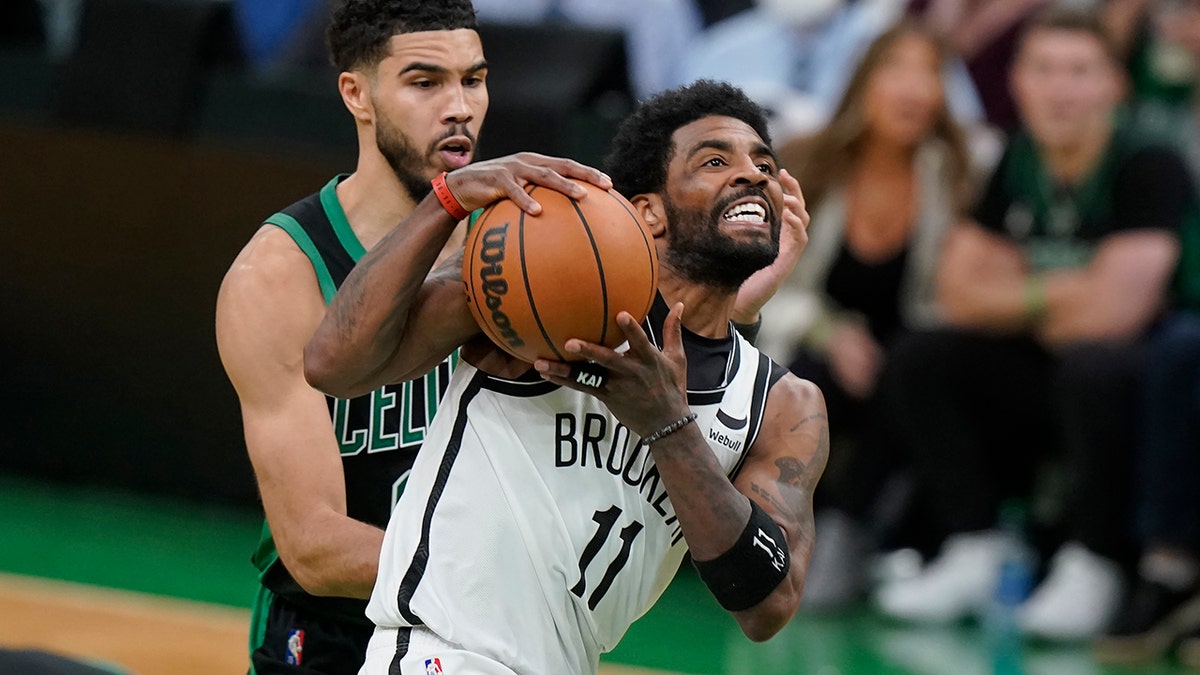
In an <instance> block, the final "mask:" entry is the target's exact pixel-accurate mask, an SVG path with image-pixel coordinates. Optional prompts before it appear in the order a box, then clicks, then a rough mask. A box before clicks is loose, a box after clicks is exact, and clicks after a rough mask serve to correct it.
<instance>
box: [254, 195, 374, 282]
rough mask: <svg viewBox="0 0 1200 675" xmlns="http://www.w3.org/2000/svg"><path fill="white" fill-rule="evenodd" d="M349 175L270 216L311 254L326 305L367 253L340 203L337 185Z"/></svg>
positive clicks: (301, 248)
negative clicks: (351, 227)
mask: <svg viewBox="0 0 1200 675" xmlns="http://www.w3.org/2000/svg"><path fill="white" fill-rule="evenodd" d="M345 177H346V176H345V175H339V176H335V177H334V178H333V179H332V180H330V181H329V182H328V183H326V184H325V187H323V188H321V190H320V192H316V193H314V194H311V195H309V196H307V197H305V198H304V199H301V200H300V201H298V202H296V203H294V204H292V205H291V206H289V207H287V208H285V209H283V210H282V211H280V212H279V213H276V214H274V215H272V216H271V217H270V218H267V219H266V222H267V223H269V224H271V225H275V226H276V227H279V228H281V229H282V230H283V231H285V232H287V233H288V235H289V236H290V237H291V238H292V240H293V241H295V242H296V245H297V246H299V247H300V250H302V251H304V254H305V255H307V256H308V259H309V261H310V262H311V263H312V266H313V271H314V272H316V275H317V281H318V282H319V283H320V285H321V295H322V296H324V298H325V303H326V304H328V303H330V302H331V301H332V300H333V296H334V295H335V294H336V293H337V289H338V288H339V287H341V285H342V282H343V281H345V280H346V276H347V275H348V274H350V270H351V269H353V268H354V264H355V263H357V262H358V259H359V258H361V257H362V256H363V254H364V253H365V252H366V250H365V249H364V248H363V245H362V244H361V243H360V242H359V241H358V237H357V236H355V234H354V230H352V229H350V222H349V221H348V220H347V219H346V212H345V211H343V210H342V205H341V204H340V203H339V202H338V198H337V185H338V183H339V182H341V181H342V180H343V179H344V178H345Z"/></svg>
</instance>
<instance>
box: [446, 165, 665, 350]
mask: <svg viewBox="0 0 1200 675" xmlns="http://www.w3.org/2000/svg"><path fill="white" fill-rule="evenodd" d="M576 182H578V183H579V184H580V185H583V186H584V187H585V188H587V190H588V196H587V198H586V199H582V200H574V199H571V198H570V197H567V196H566V195H564V194H562V193H561V192H557V191H555V190H552V189H550V188H545V187H540V186H535V185H531V186H529V187H528V188H527V190H528V191H529V194H530V195H531V196H532V197H533V198H534V199H536V200H537V201H538V202H539V203H540V204H541V205H542V212H541V213H540V214H538V215H536V216H531V215H529V214H527V213H525V212H524V211H522V210H521V209H520V208H519V207H518V206H517V205H516V204H514V203H513V202H512V201H511V200H508V199H503V200H500V201H498V202H496V203H494V204H492V205H491V206H489V207H488V208H487V209H485V210H484V212H483V213H482V214H481V215H480V217H479V219H478V220H477V221H476V223H475V226H474V228H473V229H472V231H471V234H470V235H469V236H468V237H467V243H466V251H465V253H464V255H463V281H464V282H465V283H466V288H467V296H468V298H469V302H470V305H471V308H472V311H473V312H474V314H475V318H476V320H478V322H479V325H480V326H481V327H482V328H483V331H484V332H485V333H486V334H487V336H488V337H489V338H491V340H492V341H493V342H495V343H496V345H498V346H499V347H500V348H502V349H503V350H504V351H506V352H508V353H509V354H512V355H513V356H515V357H517V358H518V359H521V360H523V361H528V362H530V363H532V362H533V361H534V360H536V359H539V358H545V359H554V360H557V361H568V360H578V358H579V357H577V356H573V355H569V354H567V353H566V351H565V350H564V349H563V345H564V344H565V343H566V341H567V340H568V339H569V338H578V339H581V340H586V341H588V342H594V343H597V344H602V345H605V346H608V347H616V346H617V345H619V344H621V343H622V342H624V341H625V337H624V335H623V334H622V333H621V329H620V328H619V327H618V326H617V322H616V317H617V313H619V312H621V311H626V312H629V313H630V314H632V315H633V316H634V318H636V319H637V320H638V321H641V320H642V319H643V318H645V316H646V313H647V312H649V311H650V305H651V303H653V301H654V297H655V294H656V292H657V290H658V255H657V253H656V252H655V248H654V239H653V237H652V236H651V234H650V230H649V228H648V227H647V226H646V224H645V223H644V222H643V221H642V219H641V217H640V216H639V215H637V212H636V211H635V210H634V208H633V206H632V205H631V204H630V203H629V202H628V201H627V200H626V199H625V198H624V197H622V196H621V195H620V194H618V193H617V192H616V191H614V190H608V191H607V192H606V191H604V190H601V189H600V188H598V187H596V186H594V185H591V184H589V183H585V182H582V181H576Z"/></svg>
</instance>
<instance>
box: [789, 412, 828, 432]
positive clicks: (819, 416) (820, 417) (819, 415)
mask: <svg viewBox="0 0 1200 675" xmlns="http://www.w3.org/2000/svg"><path fill="white" fill-rule="evenodd" d="M827 419H828V418H827V417H826V416H825V415H824V413H817V414H815V415H809V416H808V417H805V418H804V419H802V420H800V421H798V422H796V423H795V424H793V425H792V428H791V429H789V431H795V430H797V429H799V428H800V427H801V426H803V425H805V424H808V423H809V422H812V421H814V420H827Z"/></svg>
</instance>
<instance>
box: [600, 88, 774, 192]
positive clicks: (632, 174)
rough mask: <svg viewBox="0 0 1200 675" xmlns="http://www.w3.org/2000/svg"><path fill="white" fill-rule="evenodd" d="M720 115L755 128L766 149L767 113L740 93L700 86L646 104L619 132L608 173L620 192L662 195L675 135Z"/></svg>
mask: <svg viewBox="0 0 1200 675" xmlns="http://www.w3.org/2000/svg"><path fill="white" fill-rule="evenodd" d="M713 115H720V116H723V117H732V118H734V119H739V120H741V121H743V122H745V123H746V124H748V125H750V127H751V128H752V129H754V131H756V132H758V135H759V136H760V137H761V138H762V140H763V142H764V143H766V144H767V145H770V144H771V134H770V132H769V131H767V113H766V111H765V110H764V109H763V108H762V106H760V105H758V104H757V103H755V102H754V101H751V100H750V97H748V96H746V94H745V93H744V92H743V91H742V90H741V89H738V88H737V87H735V86H733V85H731V84H728V83H725V82H713V81H712V80H697V81H696V82H694V83H692V84H689V85H687V86H685V87H678V88H676V89H670V90H667V91H664V92H662V93H661V94H658V95H657V96H655V97H653V98H651V99H649V100H647V101H645V102H643V103H641V104H640V105H638V107H637V109H636V110H634V111H633V113H632V114H630V115H629V117H627V118H626V119H625V121H623V122H622V123H621V125H620V127H618V128H617V133H616V135H615V136H614V137H613V141H612V148H611V149H610V150H609V153H608V157H606V158H605V160H604V170H605V172H606V173H608V175H609V176H611V177H612V179H613V187H614V188H616V190H617V192H620V193H621V194H623V195H625V196H626V197H632V196H634V195H640V194H650V193H654V192H660V191H661V190H662V189H663V186H665V185H666V183H667V164H669V163H670V162H671V153H672V151H673V148H672V143H671V141H672V139H671V136H672V134H674V133H675V131H676V130H677V129H679V128H680V127H683V126H686V125H688V124H691V123H692V122H695V121H696V120H698V119H702V118H705V117H711V116H713Z"/></svg>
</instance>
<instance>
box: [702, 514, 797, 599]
mask: <svg viewBox="0 0 1200 675" xmlns="http://www.w3.org/2000/svg"><path fill="white" fill-rule="evenodd" d="M791 562H792V555H791V552H790V551H788V547H787V540H786V539H785V538H784V536H783V530H781V529H780V528H779V525H777V524H776V523H775V521H774V520H772V519H771V516H768V515H767V512H766V511H763V510H762V507H761V506H759V505H758V504H756V503H755V502H754V500H753V499H751V500H750V520H749V522H747V523H746V529H744V530H742V536H741V537H739V538H738V540H737V543H735V544H734V545H733V547H732V548H730V549H729V550H728V551H726V552H724V553H722V554H721V555H720V556H718V557H717V558H715V559H713V560H705V561H703V562H700V561H697V560H695V559H693V560H692V564H693V565H695V567H696V571H697V572H699V573H700V578H701V579H703V580H704V583H705V585H707V586H708V590H709V591H711V592H712V594H713V597H715V598H716V599H717V602H719V603H721V606H722V607H724V608H725V609H727V610H729V611H730V612H738V611H741V610H743V609H750V608H751V607H753V606H755V605H757V604H758V603H760V602H762V601H763V600H764V599H765V598H766V597H767V596H768V595H770V594H771V592H772V591H774V590H775V588H776V587H777V586H779V584H780V582H782V581H783V580H784V579H786V578H787V575H788V569H789V568H790V567H791Z"/></svg>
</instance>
